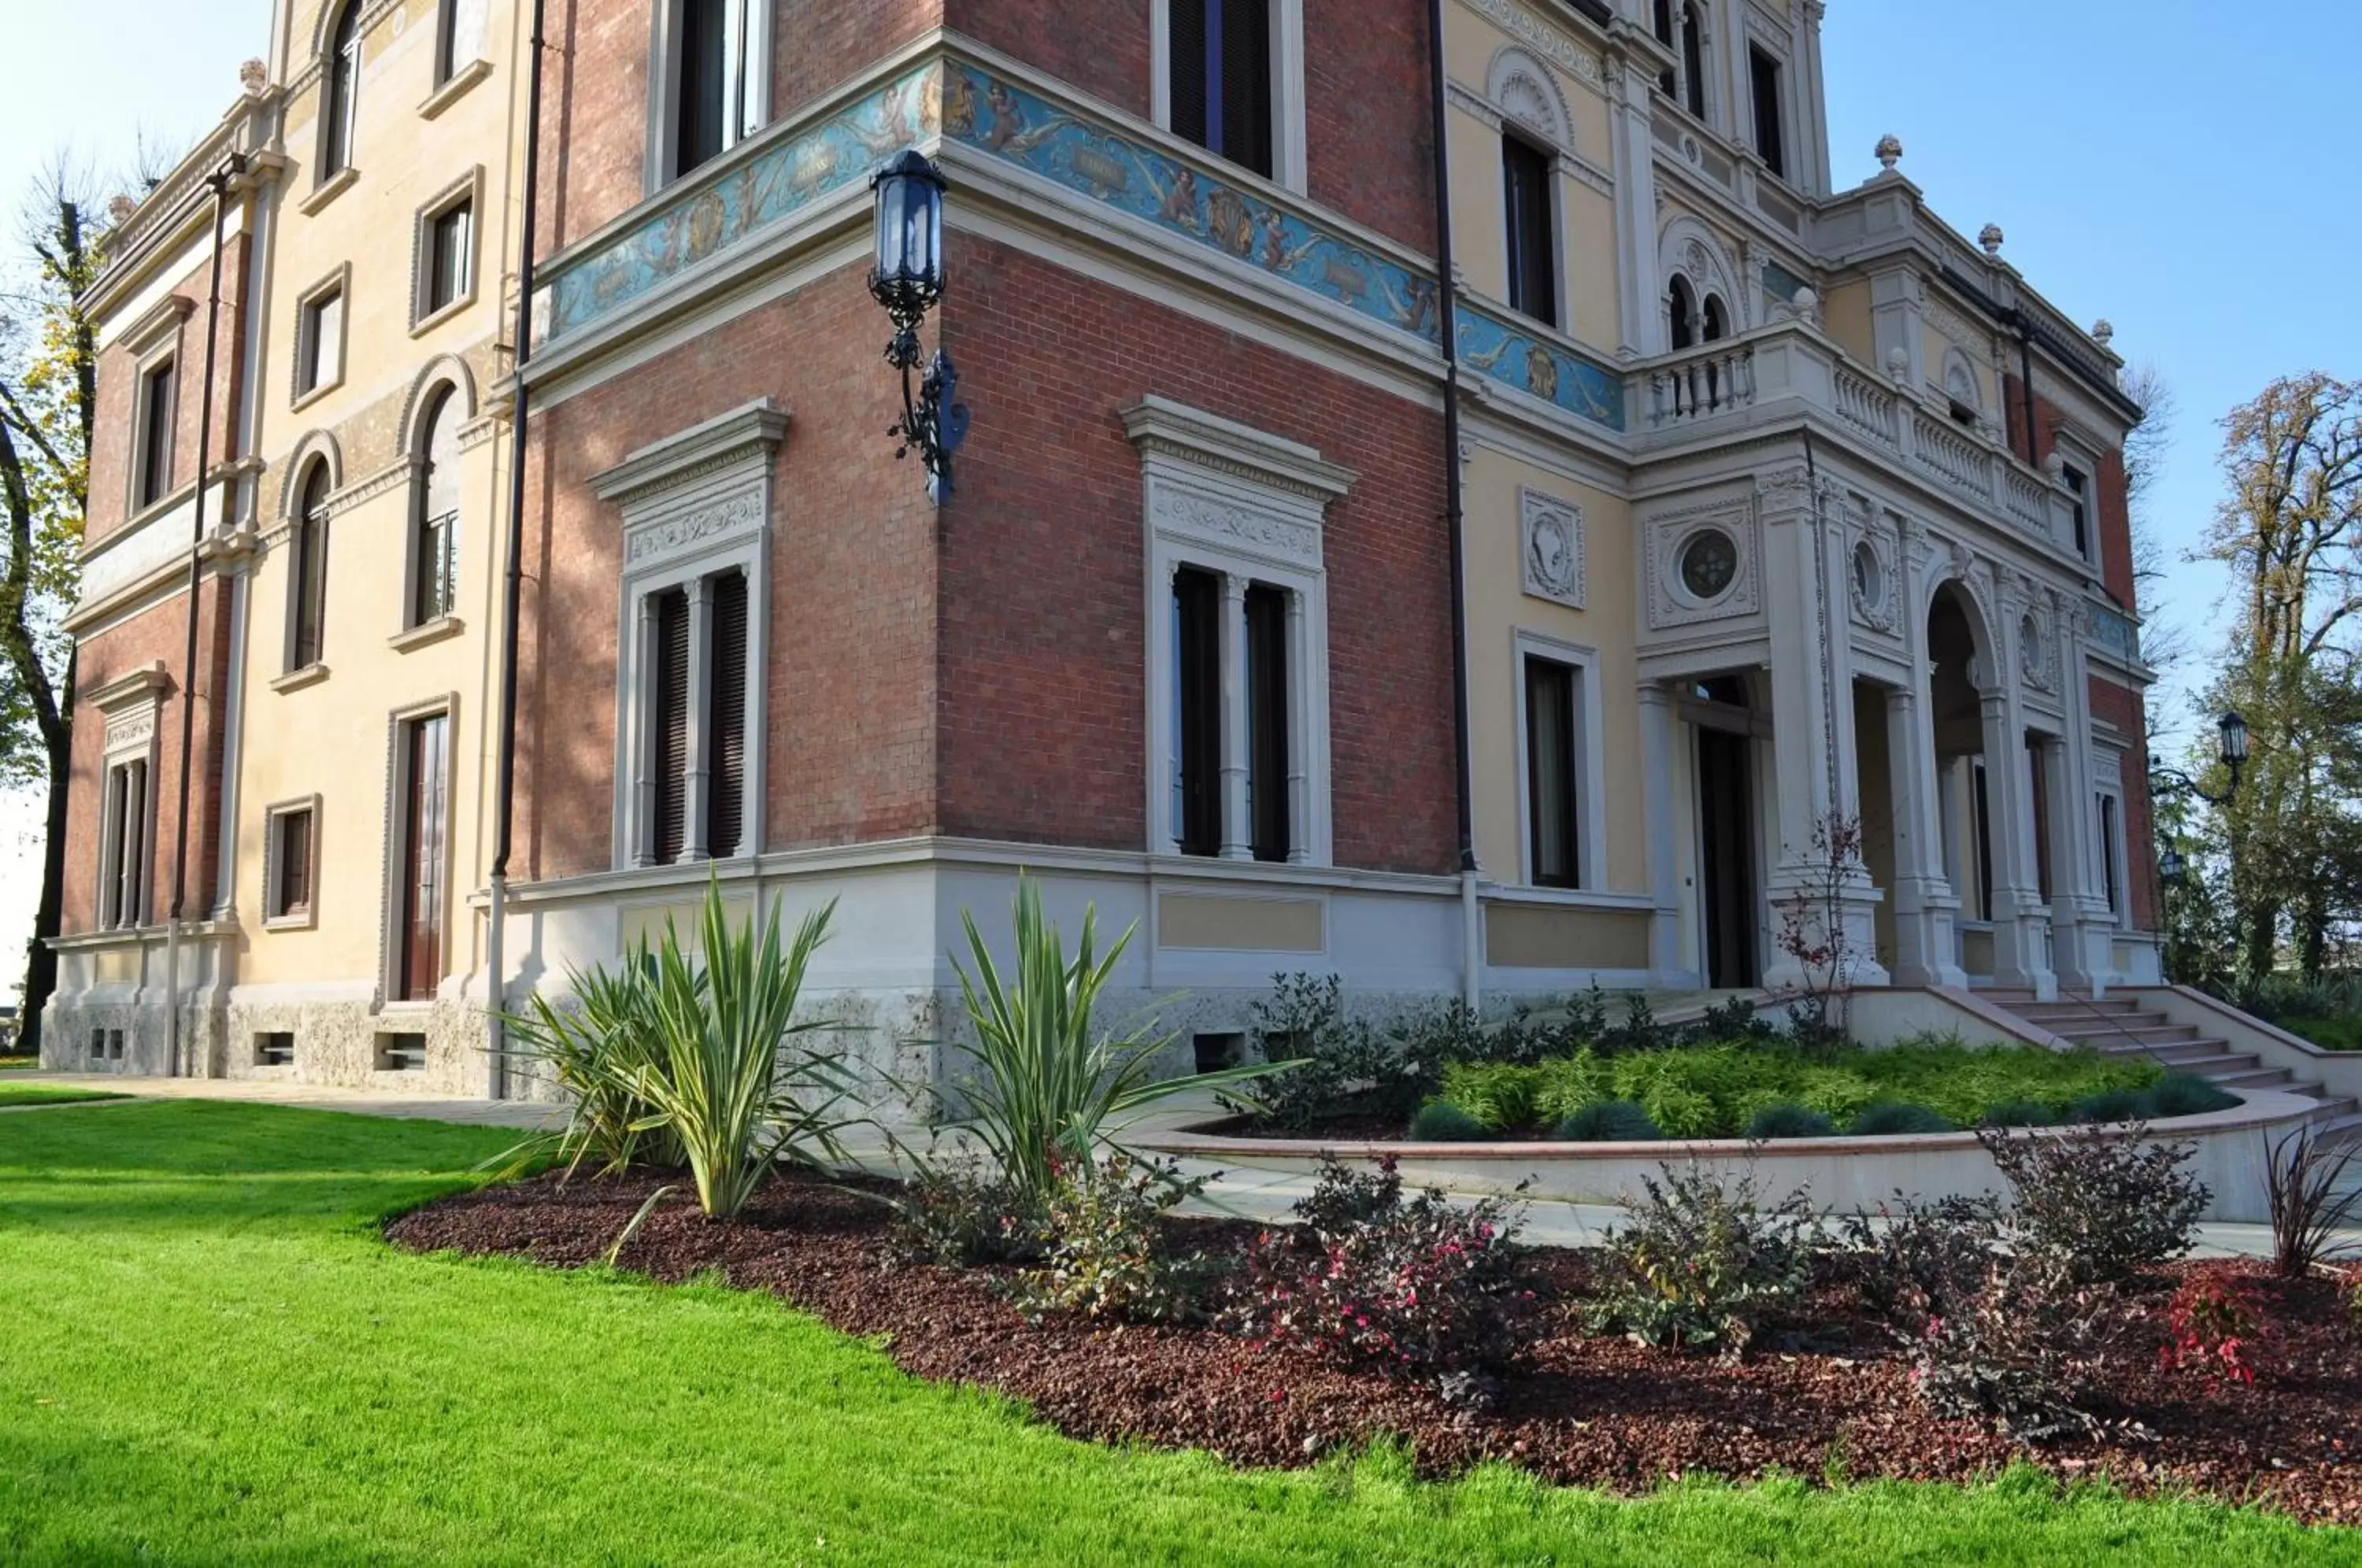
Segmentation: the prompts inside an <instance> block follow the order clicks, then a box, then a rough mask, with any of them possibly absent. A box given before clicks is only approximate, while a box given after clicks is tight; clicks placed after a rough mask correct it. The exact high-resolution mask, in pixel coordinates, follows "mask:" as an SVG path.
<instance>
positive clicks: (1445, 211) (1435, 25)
mask: <svg viewBox="0 0 2362 1568" xmlns="http://www.w3.org/2000/svg"><path fill="white" fill-rule="evenodd" d="M1427 47H1428V72H1427V74H1428V88H1429V111H1430V113H1431V115H1432V116H1433V121H1434V137H1435V302H1436V325H1437V327H1438V329H1439V330H1440V332H1441V334H1442V340H1443V496H1444V501H1443V507H1444V511H1443V518H1444V531H1445V535H1446V537H1447V540H1448V543H1449V547H1450V550H1451V734H1452V749H1453V752H1454V757H1453V760H1454V763H1455V765H1456V767H1457V771H1458V778H1457V785H1458V790H1457V793H1458V796H1459V803H1460V824H1459V825H1460V920H1461V939H1460V940H1461V957H1460V968H1461V974H1460V995H1461V999H1462V1000H1463V1001H1465V1002H1466V1003H1467V1004H1468V1005H1469V1006H1470V1007H1472V1008H1473V1007H1476V1006H1479V1005H1481V1003H1482V1002H1483V1000H1484V976H1485V931H1484V910H1483V908H1482V907H1481V906H1480V904H1479V903H1478V901H1477V898H1476V826H1475V815H1474V805H1473V801H1471V800H1470V799H1469V797H1470V795H1471V793H1472V792H1473V786H1472V783H1471V773H1472V769H1471V767H1470V762H1469V742H1468V591H1467V564H1466V562H1465V561H1464V560H1463V559H1462V556H1463V554H1464V544H1463V541H1464V536H1465V533H1466V525H1467V517H1466V513H1465V511H1464V508H1463V504H1462V502H1463V497H1462V484H1461V474H1460V312H1459V301H1458V298H1457V296H1456V294H1455V293H1454V288H1453V282H1452V272H1453V271H1454V269H1453V266H1452V260H1451V147H1450V143H1449V141H1448V139H1447V138H1448V134H1449V130H1450V126H1451V121H1450V117H1449V116H1448V114H1447V113H1446V109H1445V92H1444V69H1443V0H1428V8H1427Z"/></svg>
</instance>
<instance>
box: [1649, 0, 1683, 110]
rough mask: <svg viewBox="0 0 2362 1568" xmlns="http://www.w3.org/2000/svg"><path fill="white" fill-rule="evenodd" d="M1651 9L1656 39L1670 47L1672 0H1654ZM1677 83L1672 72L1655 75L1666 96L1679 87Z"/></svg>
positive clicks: (1671, 37) (1671, 42)
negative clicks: (1654, 2)
mask: <svg viewBox="0 0 2362 1568" xmlns="http://www.w3.org/2000/svg"><path fill="white" fill-rule="evenodd" d="M1653 10H1654V13H1655V15H1654V17H1652V20H1653V21H1654V22H1655V25H1656V27H1655V30H1656V34H1657V41H1658V42H1659V43H1661V44H1663V45H1664V46H1665V47H1666V48H1667V49H1671V48H1672V47H1673V42H1674V38H1673V0H1656V5H1655V6H1654V7H1653ZM1679 85H1680V81H1679V79H1678V78H1677V77H1676V76H1675V75H1674V73H1673V72H1670V71H1667V72H1661V73H1660V74H1659V75H1658V77H1657V87H1658V90H1659V91H1661V92H1662V93H1663V94H1664V95H1665V96H1666V97H1668V98H1670V97H1672V96H1673V94H1674V90H1675V89H1676V88H1677V87H1679Z"/></svg>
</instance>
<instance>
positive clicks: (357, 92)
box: [312, 0, 370, 211]
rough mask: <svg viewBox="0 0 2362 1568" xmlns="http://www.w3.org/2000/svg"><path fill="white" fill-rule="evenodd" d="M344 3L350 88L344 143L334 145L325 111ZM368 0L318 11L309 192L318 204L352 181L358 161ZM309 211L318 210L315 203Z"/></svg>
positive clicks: (329, 117)
mask: <svg viewBox="0 0 2362 1568" xmlns="http://www.w3.org/2000/svg"><path fill="white" fill-rule="evenodd" d="M348 7H349V8H350V9H351V10H352V11H353V12H354V13H356V17H355V22H354V27H353V87H352V92H351V94H349V95H348V97H347V98H346V100H345V109H346V117H345V125H344V132H345V134H344V146H342V147H341V148H339V147H337V125H336V123H335V116H333V115H332V114H331V113H330V112H329V111H330V109H331V107H332V106H333V105H334V104H335V101H336V92H335V76H336V71H337V61H336V54H337V23H339V22H341V21H342V20H344V13H345V11H346V9H347V8H348ZM368 10H369V0H348V4H347V6H335V5H331V6H328V7H326V9H325V10H323V11H322V12H321V13H320V48H319V67H320V74H319V84H318V91H319V95H320V108H319V114H318V116H317V118H318V121H319V128H318V130H317V131H316V132H315V138H314V139H315V147H314V155H313V160H312V193H313V196H314V198H315V200H316V201H317V202H319V203H326V201H327V200H328V199H329V198H330V197H331V196H333V195H334V194H335V193H336V192H337V191H342V190H343V189H344V188H345V187H346V186H348V185H349V184H351V183H352V182H353V173H354V171H355V170H356V169H357V168H358V167H359V163H360V138H361V68H362V67H363V66H364V65H366V64H367V63H368V58H369V34H370V18H369V17H368V15H367V12H368ZM312 210H314V211H316V210H318V209H317V207H316V206H315V207H314V208H313V209H312Z"/></svg>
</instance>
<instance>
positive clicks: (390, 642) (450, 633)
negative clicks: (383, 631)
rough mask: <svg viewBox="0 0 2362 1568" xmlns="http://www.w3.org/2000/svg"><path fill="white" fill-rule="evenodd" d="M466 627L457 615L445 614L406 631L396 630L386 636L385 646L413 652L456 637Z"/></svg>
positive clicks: (399, 650) (394, 649)
mask: <svg viewBox="0 0 2362 1568" xmlns="http://www.w3.org/2000/svg"><path fill="white" fill-rule="evenodd" d="M467 629H468V624H467V623H466V622H465V621H462V620H461V619H459V617H458V616H457V615H445V616H442V617H440V618H438V619H436V620H433V621H429V622H426V623H425V624H423V625H417V626H413V627H411V628H410V630H408V631H406V632H396V633H395V634H394V635H392V636H390V637H388V638H386V640H385V646H388V647H390V648H392V650H393V651H394V652H396V653H415V652H417V651H418V650H419V649H420V648H423V647H430V646H433V645H435V644H436V643H439V642H442V641H443V640H444V639H445V638H447V637H456V636H458V635H459V634H460V633H462V632H464V631H466V630H467Z"/></svg>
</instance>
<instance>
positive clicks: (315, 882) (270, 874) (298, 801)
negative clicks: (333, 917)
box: [261, 795, 320, 931]
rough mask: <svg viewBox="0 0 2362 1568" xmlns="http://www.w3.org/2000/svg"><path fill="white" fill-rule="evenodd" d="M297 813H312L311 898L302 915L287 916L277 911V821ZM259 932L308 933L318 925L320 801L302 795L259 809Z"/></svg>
mask: <svg viewBox="0 0 2362 1568" xmlns="http://www.w3.org/2000/svg"><path fill="white" fill-rule="evenodd" d="M296 812H309V813H311V818H312V826H311V832H310V834H309V835H308V836H309V838H310V840H311V860H310V866H311V875H312V896H311V899H310V900H309V901H308V903H307V905H306V907H305V908H304V911H303V912H302V913H301V914H289V913H287V912H285V911H283V910H281V909H280V908H279V873H280V870H281V867H280V864H279V823H280V819H281V818H283V817H288V816H292V815H293V814H295V813H296ZM261 910H262V929H263V930H265V931H310V930H312V929H314V928H315V927H316V926H317V925H318V924H319V923H320V797H319V796H317V795H302V796H298V797H296V798H295V799H293V800H289V801H272V802H271V803H270V804H269V805H267V806H265V807H263V808H262V900H261Z"/></svg>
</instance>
